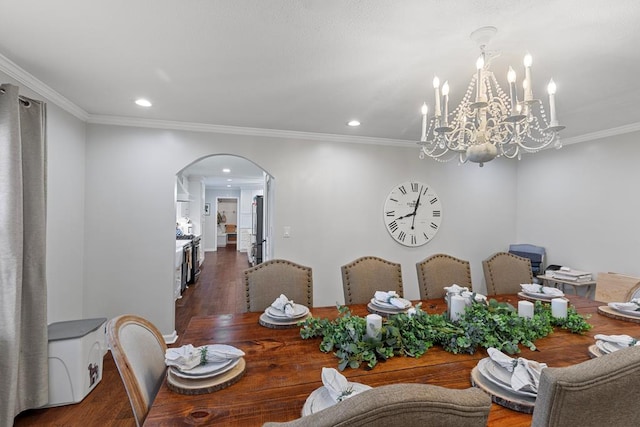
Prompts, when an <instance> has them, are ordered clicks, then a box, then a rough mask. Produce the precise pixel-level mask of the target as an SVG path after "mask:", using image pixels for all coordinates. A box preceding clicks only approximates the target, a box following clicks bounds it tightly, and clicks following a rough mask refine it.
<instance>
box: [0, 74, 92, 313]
mask: <svg viewBox="0 0 640 427" xmlns="http://www.w3.org/2000/svg"><path fill="white" fill-rule="evenodd" d="M0 82H2V83H10V84H13V85H16V86H18V87H19V88H20V94H21V95H25V96H28V97H31V98H34V99H39V100H43V101H45V102H46V103H47V150H48V151H47V157H48V158H47V321H48V323H53V322H59V321H63V320H75V319H82V318H84V316H85V314H84V310H83V307H84V303H83V294H84V293H83V289H84V288H83V284H84V282H83V275H84V188H85V185H84V178H85V174H84V173H85V167H84V164H85V163H84V162H85V140H86V124H85V123H84V122H83V121H82V120H80V119H78V118H76V117H74V116H73V115H71V114H69V113H67V112H66V111H64V110H62V109H61V108H60V107H58V106H57V105H56V104H54V103H52V102H51V101H49V100H48V99H46V98H44V97H42V96H41V95H39V94H37V93H34V92H33V91H32V90H30V89H29V88H27V87H26V86H24V85H23V84H21V83H19V82H17V81H16V80H15V79H13V78H11V77H9V76H7V75H6V74H4V73H2V72H0Z"/></svg>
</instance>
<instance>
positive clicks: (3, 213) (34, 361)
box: [0, 85, 49, 426]
mask: <svg viewBox="0 0 640 427" xmlns="http://www.w3.org/2000/svg"><path fill="white" fill-rule="evenodd" d="M45 127H46V105H45V104H44V103H43V102H41V101H35V100H31V99H28V98H24V97H22V96H19V94H18V87H16V86H13V85H0V384H1V385H0V426H11V425H13V419H14V417H15V415H17V414H18V413H20V412H22V411H24V410H25V409H30V408H36V407H39V406H42V405H45V404H46V403H47V401H48V394H49V388H48V382H49V374H48V362H47V292H46V291H47V284H46V277H45V235H46V194H47V188H46V177H47V152H46V132H45Z"/></svg>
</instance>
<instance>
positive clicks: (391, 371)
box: [144, 295, 640, 427]
mask: <svg viewBox="0 0 640 427" xmlns="http://www.w3.org/2000/svg"><path fill="white" fill-rule="evenodd" d="M492 298H495V299H497V300H498V301H503V302H509V303H511V304H513V305H514V306H517V303H518V300H519V297H518V296H517V295H502V296H496V297H492ZM566 298H568V299H569V300H570V303H571V304H572V305H573V306H574V307H575V308H576V310H577V311H578V312H579V313H580V314H583V315H588V316H590V317H589V318H588V322H589V323H590V324H591V325H592V326H593V328H592V329H591V330H589V331H588V332H586V333H585V334H584V335H580V334H573V333H570V332H567V331H565V330H562V329H558V328H556V329H555V330H554V332H553V333H552V334H551V335H549V336H547V337H545V338H542V339H539V340H537V341H536V342H535V344H536V346H537V351H531V350H529V349H528V348H526V347H523V346H521V353H520V354H519V356H521V357H525V358H527V359H532V360H536V361H538V362H544V363H546V364H547V365H548V366H550V367H563V366H569V365H573V364H576V363H580V362H584V361H586V360H589V358H590V356H589V353H588V347H589V346H590V345H592V344H594V342H595V341H594V338H593V337H594V335H595V334H607V335H613V334H628V335H631V336H634V337H640V323H637V322H629V321H625V320H618V319H614V318H611V317H607V316H604V315H602V314H599V313H598V312H597V307H598V306H601V305H604V304H603V303H600V302H597V301H593V300H589V299H587V298H585V297H581V296H577V295H567V296H566ZM417 302H418V301H414V303H417ZM349 308H350V309H351V312H352V313H353V314H357V315H361V316H365V315H367V314H368V311H367V306H366V305H352V306H350V307H349ZM422 309H423V310H424V311H426V312H428V313H431V314H434V313H442V312H444V311H445V310H446V303H445V302H444V300H443V299H437V300H427V301H422ZM311 313H312V315H313V316H314V317H321V318H329V319H332V318H335V317H337V316H338V310H337V308H336V307H313V308H312V309H311ZM260 314H261V313H242V314H223V315H212V316H196V317H193V318H192V319H191V321H190V322H189V325H188V326H187V328H186V331H185V333H184V334H183V336H182V337H181V339H180V341H179V343H178V344H181V345H184V344H193V345H194V346H201V345H206V344H212V343H221V344H229V345H232V346H235V347H237V348H239V349H241V350H243V351H244V353H245V357H244V359H245V361H246V368H245V371H244V375H243V376H242V378H241V379H240V380H239V381H237V382H236V383H234V384H233V385H230V386H229V387H227V388H224V389H222V390H218V391H215V392H211V393H206V394H198V395H186V394H180V393H176V392H174V391H172V390H170V389H169V387H168V386H167V382H166V378H165V381H164V383H163V384H162V386H161V388H160V391H159V392H158V394H157V396H156V398H155V400H154V401H153V405H152V407H151V409H150V411H149V414H148V416H147V419H146V421H145V423H144V425H145V426H180V425H224V426H260V425H262V424H263V423H265V422H267V421H287V420H293V419H296V418H299V417H300V416H301V410H302V407H303V405H304V403H305V401H306V399H307V397H308V396H309V395H310V394H311V393H312V392H313V391H314V390H316V389H317V388H319V387H321V386H322V379H321V371H322V368H323V367H330V368H337V367H338V359H337V358H336V357H335V356H334V355H333V354H332V353H323V352H321V351H320V349H319V344H320V341H321V340H320V339H319V338H318V339H306V340H305V339H302V338H301V337H300V328H299V327H293V328H287V329H272V328H267V327H264V326H261V325H259V323H258V320H259V317H260ZM485 357H487V352H486V350H484V349H479V350H478V351H477V352H476V353H474V354H452V353H448V352H446V351H444V350H443V349H442V348H440V347H437V346H436V347H433V348H431V349H429V350H428V351H427V352H426V353H425V354H424V355H423V356H421V357H419V358H412V357H404V356H396V357H392V358H390V359H388V360H386V361H384V362H379V363H378V364H377V365H376V366H375V367H374V368H373V369H365V368H364V367H360V368H358V369H351V368H346V369H345V370H344V371H343V372H342V374H343V375H344V376H346V377H347V379H348V380H349V381H351V382H357V383H362V384H366V385H369V386H371V387H378V386H382V385H386V384H395V383H422V384H434V385H438V386H442V387H448V388H454V389H462V388H468V387H471V386H472V384H471V377H470V374H471V370H472V369H473V368H474V367H475V366H476V364H477V363H478V361H479V360H481V359H483V358H485ZM530 424H531V415H529V414H524V413H521V412H517V411H514V410H511V409H507V408H505V407H503V406H499V405H497V404H495V403H494V404H492V408H491V412H490V414H489V425H490V426H512V427H513V426H529V425H530Z"/></svg>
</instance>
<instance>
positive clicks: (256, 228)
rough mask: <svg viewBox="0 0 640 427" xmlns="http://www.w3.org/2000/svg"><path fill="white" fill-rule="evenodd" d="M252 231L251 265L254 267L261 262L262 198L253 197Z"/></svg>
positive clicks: (262, 248) (262, 236) (262, 242)
mask: <svg viewBox="0 0 640 427" xmlns="http://www.w3.org/2000/svg"><path fill="white" fill-rule="evenodd" d="M251 217H252V229H251V243H252V244H251V264H252V265H256V264H260V263H261V262H262V256H263V252H264V242H265V239H264V197H263V196H255V197H254V198H253V206H252V212H251Z"/></svg>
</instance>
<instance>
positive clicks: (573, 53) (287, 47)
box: [0, 0, 640, 155]
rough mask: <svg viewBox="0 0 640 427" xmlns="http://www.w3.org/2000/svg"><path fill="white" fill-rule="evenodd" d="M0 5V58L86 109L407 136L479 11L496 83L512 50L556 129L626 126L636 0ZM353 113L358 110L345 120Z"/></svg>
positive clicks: (112, 117)
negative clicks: (550, 100) (549, 96)
mask: <svg viewBox="0 0 640 427" xmlns="http://www.w3.org/2000/svg"><path fill="white" fill-rule="evenodd" d="M0 10H1V11H2V16H3V22H2V25H0V54H1V55H2V56H4V58H5V60H4V61H0V62H3V63H4V68H2V67H0V70H3V71H6V69H7V65H6V62H7V61H6V60H7V59H8V60H9V62H10V63H12V64H15V65H17V67H19V69H21V70H24V71H26V73H28V74H29V75H30V76H33V77H34V78H35V79H37V80H38V81H40V82H42V83H43V84H44V85H45V86H46V87H48V88H51V89H52V90H53V91H55V92H56V93H58V94H61V95H62V96H63V97H64V98H66V100H68V101H69V104H70V105H73V106H74V107H75V108H77V110H74V111H80V115H85V119H86V120H87V121H89V122H98V123H99V122H110V123H118V121H119V120H120V121H123V120H128V121H129V123H131V120H134V121H138V122H139V123H142V124H147V125H149V124H150V123H156V124H157V123H164V122H166V123H169V124H170V125H171V124H172V125H176V124H177V123H188V124H198V125H202V126H216V129H223V128H224V129H226V130H228V131H239V130H242V131H244V132H256V133H259V132H266V131H269V132H272V133H273V132H276V133H278V132H280V134H282V135H287V134H290V135H291V134H293V133H292V132H295V133H297V132H305V133H314V134H315V133H320V134H331V135H341V136H344V137H345V138H361V139H365V140H366V139H367V138H383V139H385V140H387V141H388V142H389V143H394V142H409V141H411V142H412V141H417V139H418V138H419V136H420V112H419V110H420V106H421V105H422V103H423V101H425V100H426V101H427V103H428V104H430V105H431V107H433V89H432V87H431V80H432V78H433V76H434V75H435V74H437V75H438V76H439V77H440V79H441V81H444V80H448V81H449V84H450V86H451V95H450V98H451V101H452V103H453V104H456V103H457V102H456V101H457V100H459V99H460V98H461V97H462V95H463V92H464V91H465V89H466V86H467V84H468V83H469V80H470V78H471V76H472V75H473V73H474V71H475V61H476V58H477V56H478V54H479V50H478V47H477V46H476V44H475V42H473V41H472V40H471V39H470V38H469V34H470V33H471V32H472V31H474V30H476V29H478V28H480V27H482V26H487V25H492V26H495V27H497V28H498V34H497V35H496V36H495V38H494V39H493V40H492V41H491V44H490V45H489V49H490V50H498V51H500V52H501V55H500V56H499V57H498V58H496V59H495V60H494V61H493V62H492V67H491V68H492V70H493V71H494V72H495V73H496V76H497V77H498V79H499V81H500V82H501V83H502V84H503V87H506V72H507V69H508V66H509V65H512V66H513V67H514V68H515V69H516V71H517V72H518V73H519V76H522V73H523V70H522V68H523V67H522V58H523V56H524V54H525V53H527V52H530V53H531V54H532V56H533V61H534V62H533V67H532V75H533V81H534V84H533V90H534V95H536V97H539V98H542V99H544V98H545V87H546V84H547V82H548V81H549V79H550V78H551V77H553V79H554V80H555V82H556V83H557V86H558V92H557V95H556V102H557V110H558V116H559V120H560V121H561V124H564V125H565V126H566V127H567V128H566V129H565V130H564V131H563V132H562V136H563V139H564V140H565V141H569V142H579V141H580V140H585V139H593V137H594V135H601V134H602V132H603V131H606V132H609V134H616V133H622V132H628V131H632V130H640V109H639V108H638V100H639V99H640V79H639V78H638V75H640V54H638V49H637V46H638V45H640V25H638V21H639V20H640V2H637V1H636V0H616V1H613V2H603V1H602V0H562V1H554V0H520V1H513V0H494V1H491V0H459V1H447V0H403V1H391V0H367V1H364V0H299V1H294V0H217V1H216V0H191V1H188V2H185V1H180V0H137V1H135V2H132V1H127V0H110V1H86V0H65V1H63V2H52V1H49V0H0ZM0 65H2V64H0ZM138 97H144V98H147V99H149V100H150V101H151V102H152V103H153V106H152V107H151V108H143V107H139V106H137V105H135V104H134V102H133V101H134V100H135V99H136V98H138ZM545 101H546V99H545ZM354 118H356V119H358V120H360V121H361V122H362V125H361V126H360V127H357V128H350V127H347V126H346V122H347V121H349V120H351V119H354ZM416 151H417V149H416ZM416 155H417V153H416Z"/></svg>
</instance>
